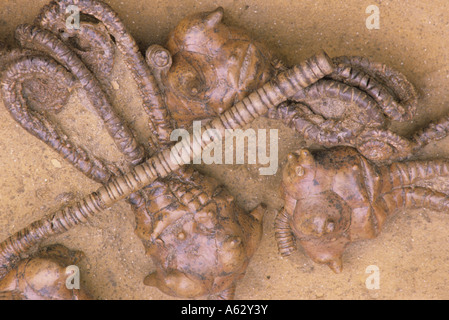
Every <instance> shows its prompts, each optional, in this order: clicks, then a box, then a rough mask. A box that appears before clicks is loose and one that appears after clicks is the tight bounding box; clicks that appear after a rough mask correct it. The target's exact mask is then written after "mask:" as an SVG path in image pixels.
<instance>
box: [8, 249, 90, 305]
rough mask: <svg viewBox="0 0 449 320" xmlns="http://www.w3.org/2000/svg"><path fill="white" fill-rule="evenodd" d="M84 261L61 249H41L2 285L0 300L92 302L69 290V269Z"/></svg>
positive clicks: (75, 290) (78, 254)
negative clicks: (67, 282)
mask: <svg viewBox="0 0 449 320" xmlns="http://www.w3.org/2000/svg"><path fill="white" fill-rule="evenodd" d="M82 258H83V253H82V252H80V251H71V250H69V249H67V248H66V247H64V246H61V245H52V246H47V247H43V248H41V249H40V250H39V251H38V252H37V253H36V254H34V255H32V256H31V257H29V258H25V259H22V260H21V261H20V262H19V263H18V264H17V266H16V267H15V268H14V269H12V270H10V271H9V272H8V273H7V274H6V275H5V276H4V277H3V279H1V281H0V300H5V299H6V300H89V299H91V298H90V296H89V295H88V294H87V293H86V292H85V291H84V290H83V289H81V288H80V289H68V288H67V284H66V280H67V279H68V277H69V276H70V274H69V273H68V269H67V267H69V266H71V265H76V264H78V262H79V261H80V260H81V259H82Z"/></svg>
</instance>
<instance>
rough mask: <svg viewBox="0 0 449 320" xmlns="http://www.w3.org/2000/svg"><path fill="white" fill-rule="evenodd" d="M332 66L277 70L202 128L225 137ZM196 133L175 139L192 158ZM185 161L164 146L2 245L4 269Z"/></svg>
mask: <svg viewBox="0 0 449 320" xmlns="http://www.w3.org/2000/svg"><path fill="white" fill-rule="evenodd" d="M332 70H333V66H332V62H331V61H330V59H329V57H328V56H327V55H326V54H325V53H324V52H322V53H320V54H318V55H316V56H314V57H312V58H310V59H308V60H307V61H305V62H303V63H301V64H300V65H298V66H295V67H294V68H292V69H290V70H287V71H285V72H284V73H281V74H279V75H278V77H276V78H274V79H272V80H271V81H270V82H268V83H266V84H265V85H264V86H263V87H261V88H260V89H258V90H257V91H255V92H253V93H251V94H250V95H249V96H248V97H246V98H244V99H243V100H242V101H241V102H239V103H237V104H236V105H235V106H233V107H232V108H231V109H229V110H228V111H226V112H225V113H223V114H222V115H220V117H218V118H215V119H214V120H213V121H212V122H211V123H209V125H207V126H205V127H204V128H203V129H216V130H218V131H219V132H220V133H222V136H224V133H225V129H238V128H241V127H243V126H244V125H246V124H249V123H251V122H252V121H253V120H254V119H256V118H258V117H259V116H261V115H264V114H266V113H267V111H268V109H269V108H273V107H275V106H277V105H278V104H279V103H281V102H282V101H285V100H286V99H288V98H289V97H291V96H292V95H293V94H295V93H296V92H297V91H298V90H301V89H303V88H306V87H307V86H309V85H311V84H313V83H314V82H316V81H318V80H319V79H321V78H322V77H324V76H325V75H327V74H329V73H331V72H332ZM193 137H194V138H193V139H192V140H193V143H192V145H186V144H184V143H183V140H182V141H180V142H178V143H177V144H176V147H177V149H178V150H183V151H184V152H183V153H184V154H189V155H190V159H193V158H194V157H196V156H198V155H199V154H198V152H202V150H204V148H205V147H206V146H207V145H209V143H210V142H208V141H207V142H206V140H203V139H201V137H200V136H197V135H193ZM184 140H186V139H184ZM198 147H199V148H198ZM198 149H199V150H198ZM183 164H184V161H182V159H181V158H180V157H176V156H172V152H171V150H170V149H165V150H163V151H161V152H159V153H158V154H156V155H154V156H152V157H151V158H150V159H148V160H147V161H146V162H144V163H143V164H140V165H138V166H136V167H134V168H133V169H132V170H131V172H129V173H128V174H126V175H123V176H120V177H116V178H112V179H111V181H110V182H108V183H107V184H106V185H104V186H102V187H101V188H99V189H98V190H97V191H96V192H93V193H91V194H90V195H88V196H87V197H85V198H84V199H83V200H81V201H79V202H77V203H75V204H74V205H71V206H68V207H65V208H64V209H61V210H59V211H57V212H56V213H53V214H50V215H48V216H45V217H44V218H43V219H41V220H38V221H36V222H34V223H33V224H32V225H31V226H29V227H27V228H25V229H23V230H21V231H19V232H17V233H16V234H14V235H12V236H11V237H9V238H8V239H7V240H5V241H4V242H2V243H1V244H0V266H1V267H0V269H8V268H9V267H10V265H11V264H10V263H11V262H13V261H15V259H17V257H18V256H19V255H20V253H22V252H25V251H27V250H28V249H29V248H31V247H32V246H34V245H36V244H38V243H39V242H40V241H42V240H43V239H46V238H48V237H49V236H51V235H55V234H60V233H62V232H64V231H67V230H69V229H71V228H72V227H74V226H76V225H78V224H80V223H83V222H86V221H88V220H89V218H90V217H92V216H93V215H94V214H96V213H98V212H100V211H101V210H104V209H105V208H107V207H110V206H111V205H112V204H114V203H115V202H117V201H119V200H121V199H123V198H125V197H128V196H129V195H131V194H132V193H134V192H136V191H138V190H140V189H142V188H143V187H145V186H147V185H149V184H151V183H152V182H153V181H154V180H155V179H157V178H162V177H166V176H167V175H168V174H169V173H171V172H173V171H175V170H178V169H179V168H180V167H181V166H182V165H183Z"/></svg>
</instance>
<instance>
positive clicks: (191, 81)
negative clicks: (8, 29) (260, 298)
mask: <svg viewBox="0 0 449 320" xmlns="http://www.w3.org/2000/svg"><path fill="white" fill-rule="evenodd" d="M70 3H72V2H71V1H61V2H60V4H58V3H57V2H55V3H52V4H50V5H49V6H48V7H47V8H46V9H44V10H43V11H42V13H41V14H40V15H39V17H38V18H37V20H36V22H35V26H21V27H19V28H18V29H17V33H16V34H17V36H16V38H17V39H18V41H19V43H20V44H21V46H22V48H23V49H20V50H17V49H15V50H12V51H10V52H9V53H7V54H6V55H3V56H2V57H3V59H5V60H6V61H7V63H4V64H2V66H8V70H7V73H5V74H6V75H5V76H4V81H2V85H3V83H4V89H3V90H4V91H5V92H6V99H7V100H6V101H5V105H6V106H7V107H8V108H9V109H10V110H11V114H12V115H13V117H14V118H15V119H16V120H17V121H18V122H19V123H21V124H22V126H23V127H25V129H27V130H28V131H30V132H31V133H32V134H34V135H36V136H38V138H40V139H41V140H43V141H44V142H46V143H47V144H48V145H50V146H51V147H52V148H53V149H55V150H56V151H58V152H59V153H60V154H61V155H62V156H63V157H64V158H66V159H67V160H69V162H71V163H72V164H73V165H74V166H75V167H76V168H77V169H79V170H80V171H81V172H83V173H84V174H85V175H86V176H88V177H89V178H92V179H94V180H95V181H97V182H100V183H104V184H106V188H104V189H102V190H103V191H99V192H97V193H95V194H94V195H92V196H91V198H90V199H88V198H86V200H84V202H82V203H81V204H77V205H75V206H68V208H66V209H64V210H62V211H60V213H58V214H56V215H50V216H49V217H48V218H46V219H43V220H41V221H40V222H37V223H35V224H34V225H33V226H32V227H31V228H29V229H28V230H27V232H25V233H20V234H16V235H14V236H13V237H12V238H10V240H11V239H12V240H13V241H10V242H6V243H7V244H8V245H7V246H3V249H4V250H3V253H7V255H6V256H7V257H8V258H12V260H15V259H14V258H18V255H17V254H15V250H19V251H20V250H24V251H26V249H27V248H28V247H31V246H33V245H34V243H38V242H40V241H41V240H42V239H44V238H46V237H47V236H48V235H49V234H53V233H55V234H58V233H61V232H65V231H66V230H67V229H70V228H71V227H72V226H74V225H77V224H78V223H80V222H85V221H86V220H89V219H90V216H91V214H93V213H95V212H96V211H97V210H100V209H103V208H105V207H106V206H108V205H109V204H110V203H112V201H115V200H117V199H120V198H123V197H125V196H128V195H130V194H131V192H132V191H136V190H137V189H139V188H141V187H142V186H143V185H145V184H147V183H143V184H141V183H140V181H138V180H139V179H140V178H138V177H139V174H141V173H144V174H145V175H147V176H148V175H149V176H150V179H149V180H148V181H147V182H148V183H149V182H152V181H153V179H155V178H156V177H157V176H158V174H156V172H158V173H159V174H160V175H167V176H168V177H167V178H163V179H158V180H157V181H156V182H154V183H152V184H150V185H148V186H147V187H146V188H144V189H143V190H142V191H141V192H138V193H134V194H132V195H131V197H130V198H129V199H128V201H129V202H130V203H131V205H132V206H133V209H134V212H135V213H136V218H137V220H136V223H137V227H136V231H137V234H138V235H139V237H140V238H141V239H142V240H143V243H144V246H145V248H146V250H147V253H149V254H150V256H152V257H153V259H154V264H155V268H156V272H154V273H152V274H150V275H149V276H148V277H147V278H146V280H145V283H146V284H149V285H154V286H157V287H159V288H160V289H161V290H162V291H164V292H166V293H168V294H170V295H175V296H184V297H194V296H198V295H204V294H209V295H211V296H214V295H215V297H218V298H232V296H233V290H234V288H235V282H234V280H233V278H232V277H230V278H228V279H223V278H220V277H218V276H217V275H218V274H219V273H220V268H221V271H222V272H224V273H227V272H229V271H231V272H232V273H235V276H236V278H240V277H241V275H242V274H243V273H244V271H245V269H246V267H247V264H248V259H249V257H250V256H251V255H252V253H253V252H254V249H255V247H256V242H257V241H256V239H257V238H258V236H259V235H260V230H256V229H258V228H259V227H260V225H259V226H258V227H256V229H254V227H255V226H254V223H256V225H258V224H260V223H261V209H256V211H254V213H253V215H252V216H251V215H248V214H246V213H244V212H243V211H242V210H241V209H239V208H238V205H237V204H236V203H235V202H234V201H233V200H231V199H233V197H231V196H230V195H229V193H228V192H227V191H226V190H224V189H223V188H221V187H218V184H217V182H216V181H214V179H212V178H208V177H205V176H203V175H200V174H199V173H195V172H194V171H193V170H191V169H187V170H181V171H176V172H175V173H169V172H170V171H172V170H174V169H176V168H177V167H178V166H177V164H176V163H170V162H167V160H166V159H167V156H168V153H167V152H165V153H163V154H164V156H163V157H160V156H159V157H155V158H153V160H156V161H159V163H157V164H156V165H155V162H151V161H149V162H147V163H146V164H144V166H143V167H141V169H140V170H139V169H138V170H134V171H133V173H132V175H131V176H128V178H125V179H118V180H115V179H112V182H111V183H110V184H107V183H108V182H109V181H111V178H112V177H113V176H115V175H118V174H120V173H119V171H120V170H118V169H117V168H116V167H115V166H113V165H111V164H109V163H108V162H107V161H104V160H103V159H101V158H98V157H95V156H93V155H92V153H90V152H88V151H87V152H86V151H85V150H84V148H83V147H77V146H76V144H74V143H72V142H71V141H70V140H69V139H68V138H67V137H66V136H65V135H64V133H63V132H61V131H62V130H60V129H59V128H57V127H56V126H55V125H54V124H53V123H52V122H51V119H52V118H51V117H47V114H48V113H51V112H53V113H55V114H57V113H58V112H60V111H61V110H62V108H63V106H64V105H65V104H66V103H67V100H68V97H69V96H70V94H71V92H72V91H74V90H75V91H76V90H84V91H85V92H86V93H87V94H86V96H87V97H88V100H89V101H90V103H91V104H92V106H93V107H94V109H95V111H96V113H97V114H98V115H99V117H100V118H101V119H102V122H103V123H104V124H105V128H106V129H107V132H108V134H109V135H110V136H111V137H112V139H113V140H114V141H115V144H116V146H117V147H118V149H119V150H120V152H121V153H122V154H124V155H125V158H126V161H127V162H128V163H129V164H131V165H136V164H138V163H141V162H142V161H143V159H144V158H145V155H144V154H145V152H144V149H145V151H146V153H147V154H148V155H152V154H156V153H158V152H161V151H162V152H164V151H163V150H166V149H165V147H166V146H167V145H169V144H170V142H169V138H168V137H169V133H170V132H171V130H172V129H173V128H175V127H185V128H188V127H189V125H190V123H191V121H192V120H197V119H201V120H204V121H203V123H204V124H208V125H209V127H214V126H217V125H218V128H220V129H221V128H223V124H224V126H225V127H226V126H229V127H232V128H233V127H235V126H236V125H237V124H238V125H240V124H244V123H249V122H250V121H253V119H254V118H256V117H259V116H260V115H265V114H266V113H267V111H268V109H270V112H269V115H270V116H271V118H274V119H281V120H283V121H284V122H285V123H286V124H287V125H288V126H290V127H292V128H293V129H295V130H296V131H298V132H299V133H300V134H301V135H302V136H303V137H305V138H306V139H308V140H309V141H312V142H315V143H318V144H320V145H325V146H333V145H342V144H343V145H350V146H354V147H356V148H357V149H358V151H359V152H361V153H362V154H364V155H365V156H367V157H369V158H370V159H372V160H374V161H377V162H378V163H383V162H391V161H393V160H397V159H402V158H406V157H409V156H410V155H411V152H412V151H413V150H417V149H418V148H421V147H422V146H424V145H425V144H426V143H428V142H429V141H434V140H435V139H440V138H443V137H444V135H445V128H446V126H445V120H444V119H443V120H442V121H440V123H439V124H437V125H433V126H430V127H429V129H427V130H423V131H421V133H419V134H417V135H415V137H413V138H411V139H407V138H405V137H404V136H400V135H397V134H395V133H393V132H392V131H390V130H389V129H388V122H389V119H391V120H395V121H407V120H410V118H412V117H413V113H414V109H415V108H416V102H417V95H416V93H415V89H414V88H413V87H412V85H411V84H410V83H409V82H408V81H407V80H406V79H405V77H404V76H403V75H402V74H400V73H399V72H397V71H395V70H393V69H392V68H389V67H388V66H386V65H383V64H378V63H374V62H371V61H369V60H367V59H364V58H360V57H338V58H334V59H333V64H334V65H335V66H336V68H335V69H334V70H333V72H332V73H329V74H328V75H327V76H326V77H325V78H324V79H322V80H319V81H318V82H317V83H316V84H313V85H310V84H311V82H310V83H307V84H305V85H302V87H298V86H295V87H294V88H295V90H294V91H292V92H291V93H289V94H283V95H281V96H279V97H276V99H277V98H279V100H276V101H277V102H276V103H270V105H265V103H266V102H265V100H264V99H266V97H270V94H271V93H270V92H272V91H271V90H272V89H273V84H274V85H276V84H280V85H281V87H282V83H283V82H282V79H283V80H284V81H285V76H284V78H282V76H281V77H280V78H279V77H278V76H279V74H281V75H282V74H283V73H282V72H284V71H286V69H287V68H285V67H284V66H283V65H282V63H280V62H278V61H276V60H273V59H272V55H271V54H270V53H269V52H268V50H266V48H265V47H264V46H263V45H261V44H260V43H257V42H255V41H252V40H251V38H250V37H249V36H247V35H246V34H245V33H244V32H242V31H240V30H238V29H234V28H229V27H227V26H226V25H224V24H223V23H222V22H221V20H222V16H223V11H222V10H221V9H218V10H215V11H213V12H209V13H203V14H197V15H195V16H193V17H189V18H187V19H184V20H182V21H181V23H180V24H179V25H178V26H177V27H176V28H175V29H174V31H173V32H172V33H171V35H170V36H169V41H168V43H167V45H166V48H167V49H165V48H164V47H161V46H151V47H150V48H149V49H148V50H147V54H146V61H144V59H143V57H142V56H141V55H140V53H139V51H138V49H137V45H136V44H135V42H134V40H133V39H132V38H131V36H130V35H129V34H128V33H127V32H126V31H125V29H124V26H123V24H122V23H121V22H120V20H118V18H117V16H116V15H115V13H114V12H113V11H112V10H111V9H110V8H108V7H104V6H102V5H101V4H99V5H92V4H93V3H94V2H92V1H80V2H78V1H76V4H78V5H81V7H82V11H83V15H86V16H84V17H83V18H84V19H85V21H84V20H83V21H82V23H81V26H82V27H81V29H80V30H79V31H77V32H74V31H73V30H68V29H67V28H65V23H64V22H65V15H64V12H65V10H64V8H65V6H66V5H68V4H70ZM60 6H61V7H60ZM88 15H89V17H87V16H88ZM92 17H95V18H92ZM45 30H48V31H45ZM198 30H200V32H198ZM55 35H57V36H55ZM111 36H112V37H111ZM203 43H207V45H205V46H202V45H200V44H203ZM114 50H117V51H120V53H121V54H122V55H123V56H124V61H125V64H126V65H127V67H128V69H129V70H130V72H131V74H132V75H133V78H134V80H135V81H136V82H137V88H138V90H139V93H140V94H141V96H142V98H143V106H144V108H145V110H146V111H147V113H148V114H149V127H150V131H151V135H150V136H149V142H148V143H147V145H145V146H146V148H144V147H143V146H142V143H138V142H137V141H136V139H135V138H134V134H133V133H132V132H131V130H130V129H129V128H128V126H127V125H126V124H125V123H124V122H123V121H122V120H121V119H120V117H119V116H117V114H116V112H114V110H113V107H112V106H111V98H110V95H111V94H110V93H111V91H112V89H113V88H111V84H110V83H109V81H108V73H109V72H110V70H111V68H112V67H113V66H114V62H113V60H112V59H113V56H114ZM36 52H39V54H36ZM98 52H101V54H98ZM11 61H13V64H11V63H10V62H11ZM145 62H146V63H147V64H146V63H145ZM329 62H330V61H329ZM309 63H310V62H309ZM61 66H62V67H61ZM148 66H150V68H151V69H150V68H148ZM150 70H151V71H150ZM48 72H52V73H54V74H55V75H56V80H55V79H49V77H48V76H47V75H48ZM290 75H292V73H290ZM324 75H325V74H323V75H321V76H320V77H322V76H324ZM270 78H273V79H275V80H274V82H272V84H270V86H269V87H265V89H263V90H262V91H259V93H258V95H253V96H252V97H253V98H252V99H251V98H250V99H247V100H244V102H243V103H240V104H238V101H240V100H242V98H244V97H245V96H246V95H248V93H250V92H252V91H254V90H255V89H257V88H260V87H261V86H262V85H263V84H265V83H266V82H267V81H268V79H270ZM279 79H281V81H279ZM316 80H318V78H317V79H315V80H314V81H316ZM283 90H285V88H283ZM265 92H268V95H265V96H264V94H265ZM38 93H40V94H38ZM52 96H57V97H58V99H54V98H50V97H52ZM161 97H164V98H165V99H161ZM264 97H265V98H264ZM255 98H257V99H260V98H262V99H261V101H262V103H261V104H260V103H259V102H258V101H257V100H256V101H257V102H256V103H254V101H255V100H254V99H255ZM270 98H271V97H270ZM287 98H289V100H288V101H286V102H284V103H282V104H279V102H282V101H284V100H286V99H287ZM4 99H5V98H4ZM220 102H223V103H220ZM270 102H271V101H270ZM236 103H237V108H235V109H233V110H238V112H235V111H232V112H228V113H226V114H225V115H224V116H222V117H221V119H222V120H220V121H218V122H217V121H215V122H214V121H211V119H213V118H214V117H216V116H218V115H220V114H222V113H223V112H224V111H226V110H227V109H229V108H230V107H231V106H232V105H234V104H236ZM44 106H45V107H44ZM275 107H276V108H275ZM248 108H249V109H248ZM251 108H255V109H254V110H251ZM245 109H246V110H249V112H248V113H247V115H246V118H245V116H243V119H242V116H241V115H240V116H239V113H241V112H243V115H245V112H246V111H245ZM42 115H44V116H42ZM250 115H251V116H250ZM236 116H238V118H235V117H236ZM49 119H50V120H49ZM232 119H236V120H232ZM242 120H243V121H242ZM148 163H149V164H150V165H149V166H148ZM142 168H143V171H142ZM125 170H126V168H125ZM117 181H118V182H117ZM136 182H139V183H136ZM330 199H332V197H331V196H330ZM105 200H106V201H105ZM286 207H287V206H286ZM214 211H215V212H217V213H218V214H216V213H214ZM229 219H230V220H231V221H234V223H230V224H228V223H224V224H223V221H227V222H229ZM43 221H46V222H43ZM251 221H252V222H253V225H251V224H250V223H248V222H251ZM60 222H62V223H60ZM49 223H51V228H49ZM58 224H59V227H57V226H58ZM237 225H240V227H239V228H236V226H237ZM217 228H218V229H222V230H224V231H223V232H222V233H218V234H213V235H212V233H213V232H212V233H211V230H215V229H217ZM250 229H253V231H254V232H253V233H251V232H248V230H250ZM251 234H252V235H253V237H250V236H249V235H251ZM40 237H42V238H40ZM215 237H216V239H218V241H215V244H214V246H212V247H211V246H202V247H201V250H204V252H209V250H212V252H211V253H210V254H208V255H206V256H207V257H208V259H212V260H214V261H215V262H214V263H215V264H214V263H212V262H211V261H212V260H209V261H205V262H204V263H203V265H204V264H206V265H207V264H209V267H210V268H209V269H208V268H204V269H202V270H203V271H200V270H196V269H195V268H194V266H192V265H191V262H190V261H191V260H192V256H191V255H189V254H188V250H186V251H182V252H179V249H178V248H186V247H187V248H188V247H189V246H190V247H191V246H193V245H194V244H198V243H208V242H210V241H211V239H215ZM14 241H17V242H16V243H21V245H20V246H19V247H17V246H14V245H13V243H14ZM3 245H5V243H3ZM9 245H11V246H9ZM8 246H9V247H8ZM11 248H14V249H12V250H13V251H11ZM211 248H215V249H211ZM314 248H315V250H316V251H317V252H319V251H320V249H321V248H320V247H319V246H316V247H314ZM324 251H325V250H324ZM185 252H187V253H186V254H184V253H185ZM174 257H177V259H179V260H177V261H174ZM175 260H176V259H175ZM168 261H171V262H170V263H167V262H168ZM216 261H220V267H219V268H217V267H216V266H217V265H216ZM211 267H212V268H211ZM214 268H215V269H217V270H215V272H210V271H205V270H212V269H214ZM192 269H195V271H194V272H193V273H191V270H192ZM201 272H204V273H201ZM192 274H196V275H199V276H198V277H197V278H195V277H192ZM186 275H188V276H186ZM199 278H201V279H202V280H199ZM204 279H206V280H204ZM210 288H212V290H211V289H210Z"/></svg>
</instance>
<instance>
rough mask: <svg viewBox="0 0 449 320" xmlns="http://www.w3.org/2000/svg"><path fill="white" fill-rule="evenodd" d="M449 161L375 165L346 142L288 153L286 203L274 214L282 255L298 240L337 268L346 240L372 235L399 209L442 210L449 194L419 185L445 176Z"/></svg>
mask: <svg viewBox="0 0 449 320" xmlns="http://www.w3.org/2000/svg"><path fill="white" fill-rule="evenodd" d="M448 174H449V161H447V160H433V161H431V160H428V161H404V162H394V163H392V164H391V165H388V166H380V167H379V166H376V165H374V164H373V163H371V162H370V161H368V160H367V159H366V158H364V157H363V156H361V155H360V154H359V153H358V152H357V151H355V150H354V149H352V148H349V147H337V148H333V149H329V150H318V151H315V152H311V151H310V150H307V149H301V150H299V151H297V152H294V153H291V154H289V155H288V161H287V164H286V166H285V168H284V169H283V179H282V185H281V188H282V193H283V195H284V199H285V207H284V209H283V210H282V211H280V212H279V214H278V216H277V218H276V226H275V232H276V240H277V242H278V248H279V251H280V253H281V254H282V255H284V256H288V255H290V254H291V253H292V252H293V251H294V250H295V248H296V243H298V244H299V245H300V246H301V247H302V248H303V249H304V251H305V253H306V254H307V255H308V256H309V257H310V258H311V259H312V260H313V261H315V262H318V263H323V264H327V265H328V266H329V267H330V268H331V269H332V270H333V271H335V272H337V273H339V272H341V271H342V254H343V251H344V249H345V247H346V245H347V244H348V243H350V242H353V241H357V240H363V239H373V238H375V237H377V236H378V235H379V233H380V231H381V230H382V228H383V226H384V223H385V221H386V220H387V218H388V217H389V216H391V215H392V214H394V213H397V212H398V211H399V210H403V209H418V208H427V209H430V210H433V211H437V212H445V213H447V211H448V209H449V194H447V193H444V192H441V191H438V190H435V189H433V188H431V187H426V186H425V185H423V183H425V182H426V181H432V180H434V179H435V178H437V177H447V175H448Z"/></svg>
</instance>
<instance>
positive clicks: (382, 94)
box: [329, 56, 418, 121]
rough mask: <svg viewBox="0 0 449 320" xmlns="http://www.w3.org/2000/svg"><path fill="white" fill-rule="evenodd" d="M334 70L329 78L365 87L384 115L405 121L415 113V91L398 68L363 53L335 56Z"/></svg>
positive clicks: (362, 88)
mask: <svg viewBox="0 0 449 320" xmlns="http://www.w3.org/2000/svg"><path fill="white" fill-rule="evenodd" d="M333 62H334V63H335V65H336V68H335V71H334V72H333V73H332V74H331V75H329V78H331V79H334V80H338V81H342V82H344V83H346V84H349V85H351V86H355V87H358V88H360V89H361V90H363V91H366V92H367V93H368V94H369V95H370V96H371V97H372V98H373V99H374V100H375V101H376V102H377V103H378V104H379V106H381V108H382V109H383V111H384V112H385V114H386V115H388V116H389V117H390V118H391V119H393V120H396V121H408V120H411V119H412V118H413V116H414V115H415V111H416V107H417V104H418V95H417V93H416V90H415V88H414V87H413V85H412V84H411V83H410V82H409V81H408V80H407V78H406V77H405V76H404V75H403V74H402V73H400V72H399V71H397V70H395V69H393V68H392V67H390V66H387V65H386V64H383V63H378V62H373V61H371V60H369V59H367V58H365V57H357V56H354V57H346V56H342V57H336V58H334V59H333Z"/></svg>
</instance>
